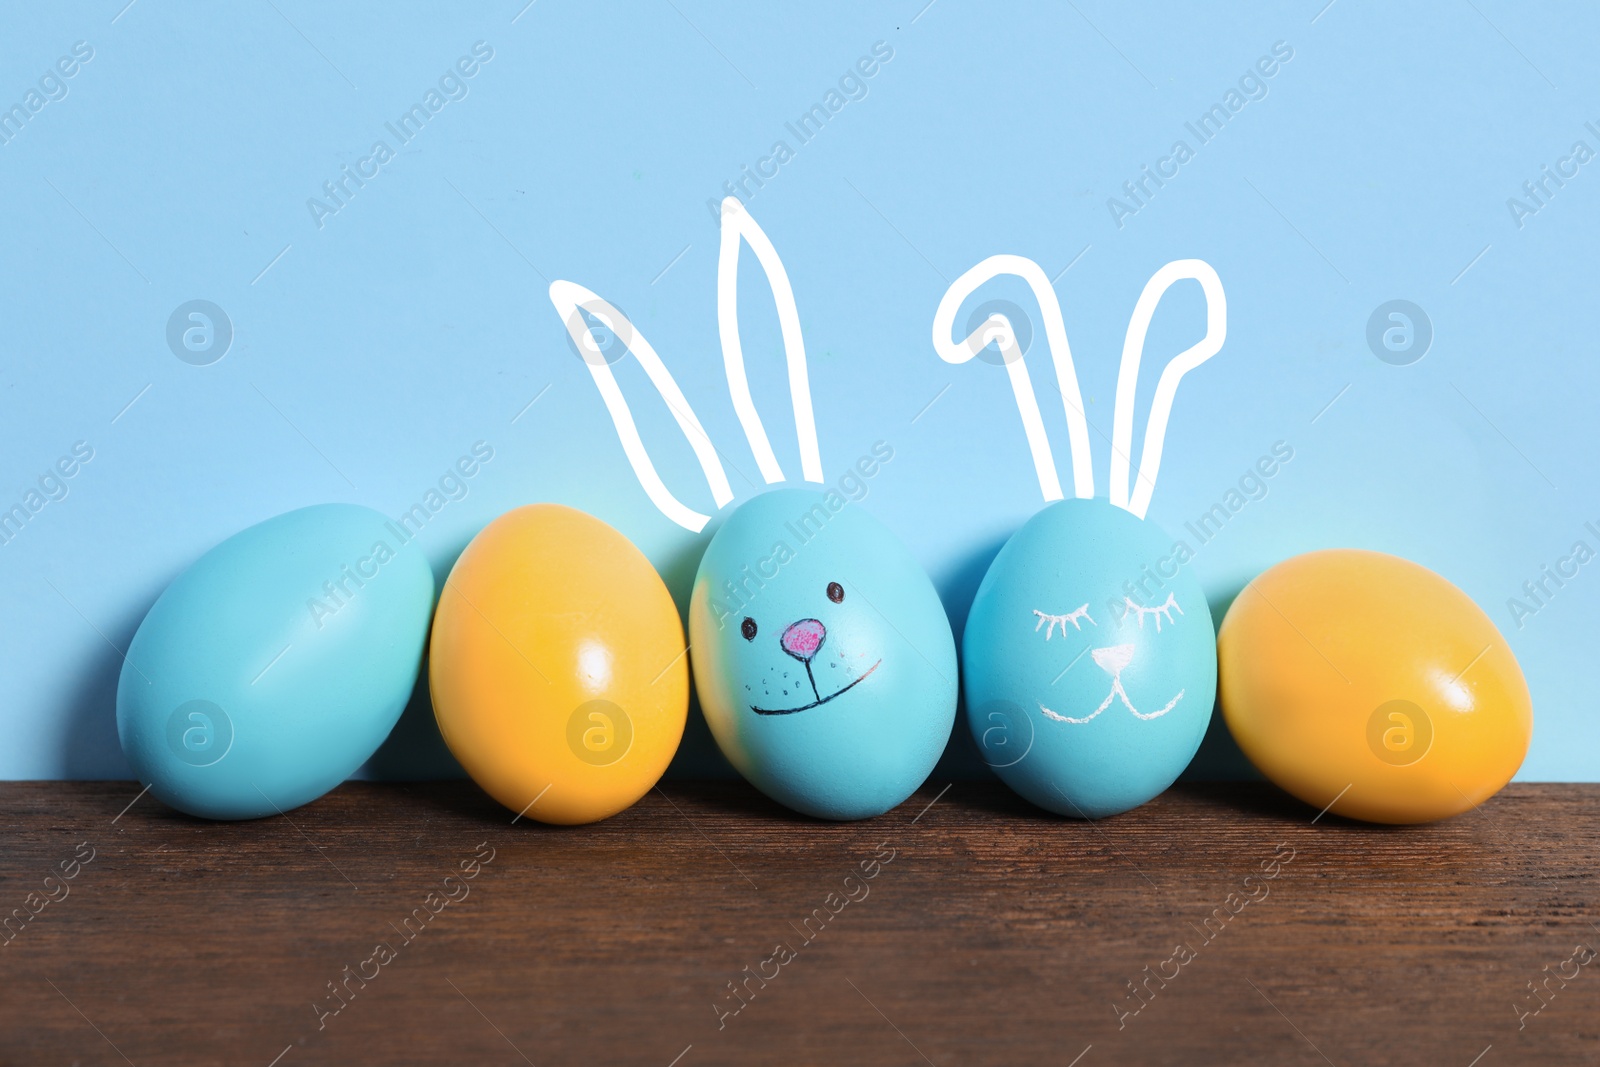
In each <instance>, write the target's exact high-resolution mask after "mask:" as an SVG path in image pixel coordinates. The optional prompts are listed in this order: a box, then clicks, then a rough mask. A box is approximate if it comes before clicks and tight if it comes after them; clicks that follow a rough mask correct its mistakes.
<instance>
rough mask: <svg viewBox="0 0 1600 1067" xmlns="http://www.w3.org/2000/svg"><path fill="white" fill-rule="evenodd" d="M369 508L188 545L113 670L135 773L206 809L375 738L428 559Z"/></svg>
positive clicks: (234, 808) (280, 794)
mask: <svg viewBox="0 0 1600 1067" xmlns="http://www.w3.org/2000/svg"><path fill="white" fill-rule="evenodd" d="M409 540H410V534H409V532H408V531H406V530H405V529H402V528H401V527H398V526H395V525H394V524H393V523H391V522H390V521H389V520H387V519H385V518H384V516H383V515H381V514H379V513H378V512H376V511H373V510H371V509H370V508H364V507H357V506H355V505H353V504H322V505H319V506H316V507H309V508H302V509H300V510H299V511H291V512H289V513H288V514H286V515H279V516H278V517H277V518H274V519H268V520H267V521H266V522H263V523H260V524H259V525H256V526H252V527H250V528H249V529H248V530H245V531H243V532H241V533H238V534H235V535H234V536H232V537H230V538H228V539H227V540H226V541H224V542H222V543H221V544H220V545H217V546H216V547H215V548H213V549H211V551H209V552H207V553H206V554H205V555H203V556H201V557H200V559H199V560H197V561H196V562H195V563H194V564H193V565H192V566H190V567H189V569H188V570H186V571H184V572H183V573H182V574H180V575H179V576H178V578H177V579H176V580H175V581H174V582H173V583H172V584H171V585H170V586H168V587H167V589H166V591H165V592H163V593H162V594H161V596H160V598H159V599H157V600H156V602H155V606H154V607H152V608H151V609H150V613H149V614H148V615H146V616H145V618H144V622H142V623H140V625H139V631H138V633H136V634H134V637H133V643H132V645H131V646H129V648H128V654H127V658H126V661H125V662H124V664H123V667H122V676H121V678H120V679H119V680H118V683H117V733H118V735H119V736H120V737H121V740H122V750H123V752H124V753H126V754H127V757H128V761H129V762H130V763H131V764H132V765H133V769H134V773H135V774H137V775H138V777H139V780H140V781H141V782H143V783H145V784H146V785H148V786H149V787H150V791H151V793H153V794H154V795H155V796H156V797H158V798H159V799H160V800H162V801H163V802H165V803H167V804H170V805H171V806H172V807H175V808H178V809H179V810H181V811H186V812H188V813H189V814H191V815H200V816H203V817H205V818H210V819H252V818H257V817H259V816H263V815H271V814H274V813H276V812H284V811H288V810H289V809H290V808H295V807H298V806H300V805H301V804H305V803H307V802H309V801H312V800H315V799H316V798H317V797H319V796H321V795H322V794H323V793H326V792H327V791H328V790H330V789H332V788H333V787H334V786H336V785H338V784H339V783H340V782H342V781H344V780H345V778H347V777H348V776H349V775H350V773H351V772H352V771H354V770H355V769H356V768H357V767H359V766H361V764H362V763H363V762H365V761H366V760H367V758H368V757H369V756H371V755H372V753H373V752H374V751H375V750H376V749H377V748H378V746H379V745H380V744H382V743H383V740H384V738H385V737H387V736H388V734H389V731H390V729H391V728H392V727H393V726H394V724H395V721H396V720H397V719H398V718H399V717H400V712H401V710H402V709H403V708H404V707H405V705H406V700H407V698H408V697H409V696H410V694H411V690H412V687H413V686H414V685H415V684H416V679H417V671H418V668H419V667H420V665H421V661H422V651H423V645H424V642H425V641H426V639H427V633H428V622H429V617H430V615H431V611H432V606H433V572H432V570H431V569H430V568H429V566H428V562H427V560H426V559H425V558H424V557H423V554H422V550H421V548H420V547H418V546H416V545H412V544H408V543H407V542H408V541H409Z"/></svg>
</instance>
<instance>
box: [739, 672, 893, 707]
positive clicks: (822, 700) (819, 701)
mask: <svg viewBox="0 0 1600 1067" xmlns="http://www.w3.org/2000/svg"><path fill="white" fill-rule="evenodd" d="M881 666H883V660H881V659H880V660H879V661H878V662H876V663H874V664H873V665H872V666H870V667H868V668H867V669H866V671H865V672H863V673H862V675H861V676H860V677H859V678H857V679H855V680H854V681H852V682H847V683H846V684H845V685H844V687H843V688H840V689H836V690H834V691H833V692H832V693H829V694H828V695H827V696H823V695H822V694H820V693H818V692H817V680H816V679H815V678H814V677H812V675H811V664H810V663H809V662H807V663H806V679H807V680H808V681H809V682H810V683H811V695H812V696H814V697H816V699H815V700H813V701H812V702H811V703H809V704H801V705H800V706H799V707H796V708H758V707H756V706H755V705H754V704H751V705H750V710H751V711H753V712H755V713H756V714H757V715H793V714H794V713H795V712H797V711H810V710H811V709H812V708H817V707H821V706H822V705H824V704H826V703H827V702H828V701H830V700H832V699H833V698H834V697H839V696H843V695H844V694H846V693H848V692H849V691H850V690H852V689H854V688H855V687H856V686H858V685H860V684H861V683H862V682H864V681H866V680H867V679H868V678H869V677H871V676H872V672H873V671H875V670H877V669H878V668H879V667H881Z"/></svg>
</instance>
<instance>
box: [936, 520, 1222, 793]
mask: <svg viewBox="0 0 1600 1067" xmlns="http://www.w3.org/2000/svg"><path fill="white" fill-rule="evenodd" d="M1187 558H1188V550H1187V549H1186V548H1185V549H1183V550H1182V551H1178V550H1177V546H1176V545H1175V543H1174V542H1173V541H1172V540H1171V539H1170V538H1168V537H1167V535H1166V534H1164V533H1162V531H1161V529H1160V527H1158V526H1156V525H1155V524H1154V523H1152V522H1146V521H1143V520H1141V519H1138V518H1135V517H1134V516H1133V515H1131V514H1129V513H1128V512H1126V511H1123V510H1122V509H1121V508H1117V507H1113V506H1112V505H1111V504H1109V503H1107V502H1106V501H1104V500H1063V501H1059V502H1057V503H1054V504H1051V505H1050V506H1049V507H1046V508H1045V509H1044V510H1043V511H1041V512H1039V514H1037V515H1035V516H1034V517H1033V518H1031V519H1029V520H1028V521H1027V522H1026V523H1025V524H1024V525H1023V526H1022V528H1021V529H1020V530H1018V531H1017V532H1016V534H1014V535H1013V536H1012V538H1011V540H1009V541H1007V542H1006V544H1005V547H1004V548H1002V549H1001V550H1000V554H999V555H998V556H996V557H995V559H994V562H993V563H992V564H990V566H989V571H988V573H987V574H985V575H984V577H983V582H982V584H980V585H979V586H978V593H977V596H976V597H975V598H974V600H973V603H972V613H971V614H970V615H969V616H968V618H967V626H966V630H965V632H964V633H963V634H962V645H961V654H962V665H963V668H964V672H965V677H964V681H963V687H964V692H965V695H966V700H967V720H968V725H969V726H971V728H972V735H973V738H974V739H975V740H976V741H977V744H978V751H979V753H980V754H981V755H982V756H983V758H984V761H985V762H987V763H988V764H989V765H990V766H991V767H992V768H994V770H995V772H996V773H997V774H999V775H1000V777H1001V778H1002V779H1003V780H1004V781H1005V782H1006V784H1007V785H1009V786H1010V787H1011V788H1012V789H1015V790H1016V791H1017V792H1018V793H1020V794H1022V795H1023V796H1024V797H1026V798H1027V799H1028V800H1030V801H1032V802H1033V803H1035V804H1037V805H1039V806H1040V807H1042V808H1046V809H1048V810H1050V811H1053V812H1057V813H1059V814H1062V815H1071V816H1077V817H1080V818H1100V817H1101V816H1105V815H1114V814H1116V813H1117V812H1120V811H1127V810H1128V809H1129V808H1134V807H1137V806H1139V805H1140V804H1143V803H1144V802H1145V801H1147V800H1149V799H1151V798H1152V797H1155V796H1156V795H1158V794H1159V793H1161V792H1162V791H1163V790H1164V789H1166V788H1167V787H1168V786H1169V785H1171V784H1172V783H1173V781H1174V780H1176V779H1177V777H1178V775H1179V774H1181V773H1182V772H1183V769H1184V767H1186V766H1188V764H1189V761H1190V760H1191V759H1192V758H1194V754H1195V751H1196V750H1197V749H1198V748H1199V747H1200V741H1201V739H1202V738H1203V737H1204V736H1205V732H1206V725H1207V724H1208V723H1209V722H1210V721H1211V709H1212V705H1213V704H1214V703H1215V701H1216V692H1217V646H1216V640H1217V633H1216V628H1215V626H1214V625H1213V624H1212V621H1211V610H1210V608H1209V607H1208V606H1207V604H1206V599H1205V594H1204V593H1203V592H1202V591H1201V589H1200V583H1199V582H1198V581H1197V580H1196V579H1195V577H1194V575H1193V573H1192V572H1191V571H1190V570H1188V569H1187V568H1185V567H1183V566H1182V565H1181V564H1182V562H1183V561H1186V560H1187Z"/></svg>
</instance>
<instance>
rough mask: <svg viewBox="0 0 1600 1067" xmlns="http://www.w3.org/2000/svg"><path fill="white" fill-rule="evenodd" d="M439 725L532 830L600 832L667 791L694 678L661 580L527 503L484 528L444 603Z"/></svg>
mask: <svg viewBox="0 0 1600 1067" xmlns="http://www.w3.org/2000/svg"><path fill="white" fill-rule="evenodd" d="M428 677H429V685H430V688H431V691H432V694H433V709H434V717H435V718H436V719H437V720H438V723H439V730H440V732H441V733H442V734H443V735H444V740H445V744H447V745H448V746H449V747H450V751H451V753H452V754H454V756H455V757H456V759H457V760H458V761H459V762H460V763H461V766H462V767H463V768H465V769H466V771H467V773H468V774H469V775H471V776H472V778H473V780H474V781H476V782H477V783H478V784H479V785H480V786H482V787H483V789H484V791H485V792H487V793H488V794H489V795H490V796H492V797H494V798H495V799H496V800H498V801H499V802H500V803H501V804H504V805H505V806H506V807H507V808H508V809H510V810H511V811H514V812H517V813H518V814H519V815H523V816H526V817H527V818H530V819H537V820H539V821H540V822H546V823H556V824H576V823H588V822H595V821H597V820H599V819H604V818H607V817H608V816H611V815H615V814H616V813H617V812H619V811H622V810H623V809H625V808H627V807H628V806H629V805H631V804H633V802H634V801H636V800H638V799H639V798H640V797H641V796H643V795H644V794H645V793H647V792H649V791H650V788H651V787H652V786H654V785H655V784H656V782H657V780H659V779H660V777H661V774H662V772H663V771H665V770H666V769H667V764H668V763H669V762H670V761H671V760H672V756H673V753H675V752H676V751H677V750H678V742H679V741H680V740H681V739H682V737H683V727H684V722H685V720H686V718H687V716H688V712H689V667H688V663H687V656H686V648H685V645H684V640H683V625H682V623H681V622H680V621H679V617H678V609H677V607H676V606H675V605H674V604H673V602H672V597H671V595H670V594H669V593H668V592H667V587H666V585H665V584H663V583H662V581H661V576H660V575H658V574H657V573H656V571H655V568H654V567H652V566H651V565H650V561H649V560H648V559H646V558H645V556H644V554H643V553H641V552H640V551H639V550H638V549H637V548H635V547H634V545H633V543H632V542H630V541H629V540H628V539H627V538H626V537H624V536H623V535H622V534H620V533H618V532H617V531H616V530H614V529H612V528H611V527H610V526H607V525H606V524H605V523H603V522H601V521H600V520H599V519H596V518H594V517H592V516H590V515H586V514H584V513H583V512H581V511H577V510H575V509H573V508H569V507H563V506H561V505H559V504H532V505H529V506H527V507H522V508H518V509H516V510H515V511H509V512H507V513H506V514H504V515H501V516H500V517H499V518H497V519H495V520H494V521H493V522H491V523H489V525H487V526H485V527H484V528H483V530H482V531H480V532H479V533H478V535H477V536H476V537H474V538H473V539H472V542H471V543H470V544H468V545H467V547H466V550H465V551H464V552H462V553H461V557H460V558H459V559H458V560H456V563H455V566H454V567H453V568H452V569H451V571H450V577H449V578H448V579H446V580H445V585H444V590H443V591H442V592H441V593H440V595H439V610H438V612H437V614H436V615H435V616H434V621H433V643H432V646H431V650H430V654H429V670H428Z"/></svg>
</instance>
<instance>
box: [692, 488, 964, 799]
mask: <svg viewBox="0 0 1600 1067" xmlns="http://www.w3.org/2000/svg"><path fill="white" fill-rule="evenodd" d="M689 636H690V641H691V644H692V647H693V652H692V653H691V656H692V659H693V664H694V677H695V687H696V690H697V691H698V693H699V695H700V704H701V707H702V709H703V710H704V711H705V717H706V722H707V723H708V724H709V725H710V727H711V733H712V735H713V736H714V737H715V738H716V741H717V745H718V747H719V748H721V750H722V753H723V755H725V756H726V757H727V758H728V761H729V762H730V763H732V764H733V765H734V767H735V768H737V769H738V771H739V773H740V774H742V775H744V777H745V778H746V779H747V780H748V781H749V782H750V783H751V784H752V785H754V786H755V787H756V788H757V789H759V790H761V791H762V792H763V793H765V794H767V796H769V797H771V798H772V799H774V800H776V801H778V802H779V803H780V804H784V805H786V806H788V807H790V808H793V809H794V810H796V811H799V812H803V813H805V814H807V815H812V816H816V817H818V818H823V819H841V820H842V819H863V818H867V817H869V816H873V815H880V814H882V813H883V812H885V811H888V810H889V809H890V808H893V807H895V806H896V805H898V804H899V803H900V802H901V801H903V800H905V799H906V797H908V796H910V795H911V793H912V792H914V791H915V790H916V788H917V787H918V786H920V785H921V784H922V783H923V782H924V781H925V780H926V779H927V777H928V774H929V773H930V772H931V771H932V770H933V765H934V764H935V763H936V762H937V761H938V759H939V756H940V754H941V753H942V752H943V750H944V747H945V744H946V743H947V742H948V740H949V737H950V729H951V726H952V725H953V724H954V722H955V707H956V693H957V674H956V654H955V640H954V638H953V637H952V636H951V633H950V621H949V619H948V618H947V617H946V615H945V612H944V605H943V604H942V603H941V602H940V600H939V596H938V593H936V592H935V591H934V588H933V583H932V582H930V581H929V580H928V576H927V573H926V572H925V571H923V569H922V567H921V566H920V565H919V564H918V563H917V561H916V560H915V559H914V558H913V557H912V555H911V553H910V552H909V551H908V550H907V549H906V547H905V546H904V545H903V544H902V543H901V542H900V540H899V539H898V538H896V537H895V536H894V534H892V533H890V532H889V530H888V528H887V527H885V526H884V525H883V524H881V523H880V522H878V521H877V520H876V519H874V518H873V517H872V516H871V515H869V514H868V513H867V511H866V510H865V509H864V508H863V507H862V506H861V504H860V503H858V502H852V501H850V500H848V499H847V498H846V497H845V496H843V495H842V494H840V493H838V492H828V493H822V492H818V491H815V490H810V489H779V490H773V491H770V492H767V493H763V494H761V495H760V496H757V497H754V498H753V499H751V500H749V501H747V502H746V503H744V504H743V505H741V506H740V507H739V508H738V509H737V510H735V511H734V512H733V513H732V514H731V515H729V516H728V518H727V520H726V521H725V522H724V523H723V524H722V527H721V528H720V529H718V530H717V532H716V534H715V536H713V537H712V539H711V544H710V545H709V546H708V547H707V548H706V553H705V556H704V558H702V560H701V561H700V569H699V571H698V572H697V573H696V575H695V581H694V590H693V593H692V594H691V597H690V603H689Z"/></svg>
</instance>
